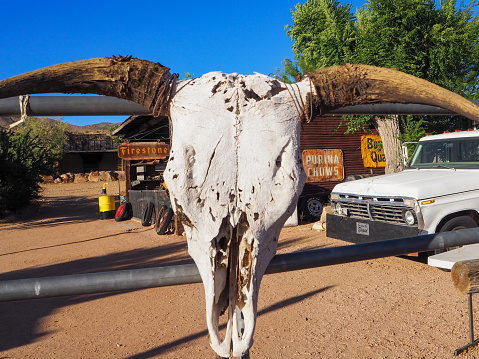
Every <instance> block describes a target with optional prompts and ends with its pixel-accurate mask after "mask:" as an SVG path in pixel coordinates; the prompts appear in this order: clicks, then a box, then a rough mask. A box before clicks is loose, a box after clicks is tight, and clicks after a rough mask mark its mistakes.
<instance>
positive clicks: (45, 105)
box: [0, 96, 479, 116]
mask: <svg viewBox="0 0 479 359" xmlns="http://www.w3.org/2000/svg"><path fill="white" fill-rule="evenodd" d="M28 102H29V105H28V108H27V115H28V116H130V115H149V114H150V111H149V110H148V109H146V108H145V107H143V106H141V105H138V104H137V103H134V102H131V101H127V100H122V99H118V98H116V97H108V96H30V99H29V101H28ZM471 102H473V103H475V104H476V105H479V100H472V101H471ZM19 115H20V105H19V103H18V97H9V98H5V99H0V116H19ZM328 115H438V116H439V115H440V116H452V115H455V113H452V112H451V111H449V110H445V109H443V108H440V107H436V106H428V105H417V104H398V103H390V104H376V105H357V106H347V107H343V108H340V109H337V110H333V111H331V112H329V113H328Z"/></svg>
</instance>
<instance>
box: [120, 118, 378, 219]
mask: <svg viewBox="0 0 479 359" xmlns="http://www.w3.org/2000/svg"><path fill="white" fill-rule="evenodd" d="M340 125H341V117H340V116H339V117H334V116H324V117H316V118H315V119H314V120H313V121H311V122H310V123H304V124H302V130H301V151H302V155H303V165H304V167H305V170H306V173H307V175H308V180H307V183H306V185H305V187H304V190H303V192H302V193H301V196H300V200H299V203H298V209H299V213H300V215H301V217H302V218H304V219H310V220H318V219H319V216H320V215H321V212H322V209H323V205H324V204H326V203H328V202H329V194H330V192H331V190H332V189H333V187H334V186H335V185H336V184H337V183H340V182H342V181H344V180H346V179H348V178H349V179H351V178H357V177H360V176H365V175H379V174H384V167H365V165H364V163H365V162H364V161H363V154H362V152H361V140H362V139H363V138H364V137H365V136H371V135H377V133H376V131H375V130H371V131H369V130H366V131H358V132H356V133H354V134H345V131H346V127H345V126H340ZM113 134H115V135H122V136H124V139H125V140H127V141H129V142H130V143H135V142H142V143H144V142H163V143H165V144H167V145H169V144H170V137H169V122H168V119H167V118H166V117H157V118H155V117H151V116H133V117H130V118H129V119H127V120H126V121H125V122H124V123H123V124H122V125H121V126H120V127H119V128H118V129H117V130H115V132H114V133H113ZM166 162H167V159H166V158H165V159H154V160H152V159H148V158H144V159H141V160H138V159H135V160H130V161H126V168H125V170H126V177H127V190H128V195H129V200H130V202H132V205H133V208H134V216H135V217H137V218H140V217H141V213H143V211H144V209H145V206H146V204H145V203H146V202H147V201H150V200H153V201H154V202H155V205H156V206H159V205H161V204H162V203H167V204H168V205H170V204H169V200H168V199H167V196H166V192H165V188H164V187H163V185H162V183H163V176H162V171H163V170H164V168H165V166H166ZM139 191H143V192H139ZM145 191H147V192H145ZM148 191H149V192H148ZM158 193H161V195H159V194H158ZM145 198H146V199H145Z"/></svg>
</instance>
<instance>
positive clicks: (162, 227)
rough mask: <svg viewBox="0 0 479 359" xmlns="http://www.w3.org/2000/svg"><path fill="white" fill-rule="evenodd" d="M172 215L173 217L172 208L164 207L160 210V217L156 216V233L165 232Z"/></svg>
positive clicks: (161, 233)
mask: <svg viewBox="0 0 479 359" xmlns="http://www.w3.org/2000/svg"><path fill="white" fill-rule="evenodd" d="M165 207H166V206H165ZM172 217H173V210H172V209H171V208H166V209H165V210H164V211H163V212H162V214H161V217H160V216H158V227H157V230H156V234H158V235H163V234H165V233H166V231H167V230H168V227H169V225H170V221H171V218H172Z"/></svg>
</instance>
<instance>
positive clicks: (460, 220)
mask: <svg viewBox="0 0 479 359" xmlns="http://www.w3.org/2000/svg"><path fill="white" fill-rule="evenodd" d="M475 227H477V223H476V221H475V220H473V219H472V218H471V217H469V216H459V217H454V218H451V219H450V220H449V221H447V222H446V223H445V224H444V225H443V226H442V227H441V230H440V231H439V232H449V231H458V230H460V229H466V228H475Z"/></svg>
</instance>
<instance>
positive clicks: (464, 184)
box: [326, 131, 479, 243]
mask: <svg viewBox="0 0 479 359" xmlns="http://www.w3.org/2000/svg"><path fill="white" fill-rule="evenodd" d="M331 209H332V212H333V214H328V215H327V220H326V234H327V236H329V237H332V238H338V239H342V240H345V241H349V242H354V243H363V242H373V241H379V240H386V239H395V238H403V237H411V236H416V235H422V234H429V233H437V232H445V231H452V230H457V229H463V228H472V227H477V226H478V223H479V131H461V132H454V133H445V134H441V135H433V136H426V137H424V138H422V139H421V140H420V141H419V144H418V146H417V148H416V150H415V152H414V154H413V155H412V157H411V161H410V162H409V166H408V168H407V169H406V170H404V171H402V172H399V173H394V174H389V175H383V176H377V177H369V178H365V179H361V180H356V181H351V182H344V183H340V184H338V185H336V186H335V187H334V189H333V191H332V193H331Z"/></svg>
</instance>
